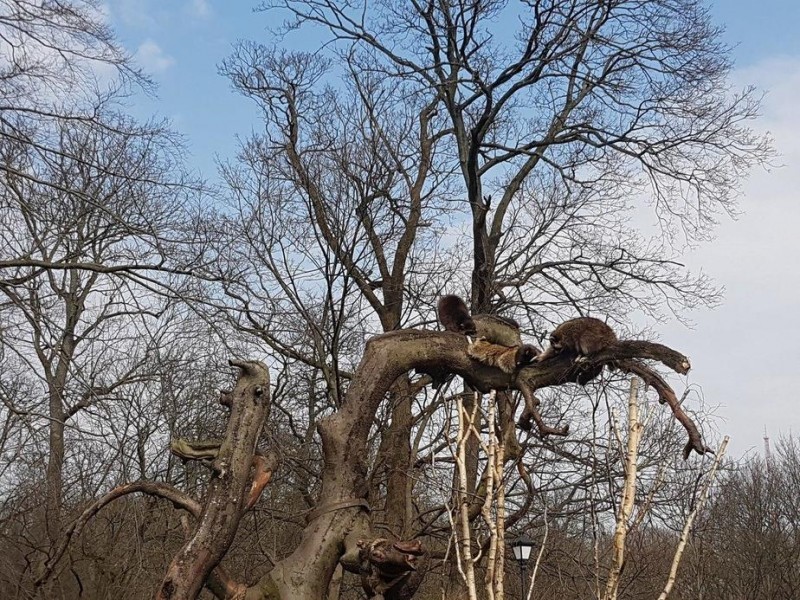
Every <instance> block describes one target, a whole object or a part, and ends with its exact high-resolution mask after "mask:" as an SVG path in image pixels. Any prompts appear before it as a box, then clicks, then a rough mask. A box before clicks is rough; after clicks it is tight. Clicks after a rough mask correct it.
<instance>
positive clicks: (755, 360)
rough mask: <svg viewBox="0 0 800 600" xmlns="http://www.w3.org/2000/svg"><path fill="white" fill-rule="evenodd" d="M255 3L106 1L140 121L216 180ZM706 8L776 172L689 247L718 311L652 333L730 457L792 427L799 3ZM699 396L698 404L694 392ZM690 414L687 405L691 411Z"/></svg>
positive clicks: (237, 127) (754, 184)
mask: <svg viewBox="0 0 800 600" xmlns="http://www.w3.org/2000/svg"><path fill="white" fill-rule="evenodd" d="M255 5H256V2H250V1H245V2H221V1H213V0H167V1H163V2H162V1H159V0H141V1H139V0H109V3H108V4H107V5H106V7H107V12H108V16H109V19H110V22H111V24H112V26H113V27H114V28H115V29H116V31H117V33H118V34H119V36H120V38H121V40H122V42H123V43H124V44H125V46H126V47H127V48H128V49H129V50H130V52H131V53H133V54H135V55H136V56H137V58H138V60H139V63H140V65H141V66H142V67H143V68H144V69H145V70H146V71H147V72H148V73H150V75H151V76H152V77H153V78H154V79H155V80H156V81H157V82H158V84H159V91H158V97H157V98H143V97H136V98H134V99H132V103H131V108H132V110H133V111H134V112H135V113H136V114H137V115H138V116H140V117H148V116H151V115H152V114H154V113H155V114H159V115H161V116H164V117H167V118H169V119H170V120H171V121H172V122H173V125H174V127H175V128H176V129H177V130H178V131H179V132H181V133H182V134H183V135H184V136H185V138H186V142H187V146H188V149H189V152H190V153H191V154H190V162H191V163H192V164H193V165H194V166H195V167H196V168H197V169H198V170H200V171H201V172H203V173H204V174H205V175H206V176H207V177H209V178H213V177H214V169H215V166H214V157H215V156H216V155H219V156H220V157H222V158H226V157H232V156H233V154H234V152H235V150H236V145H237V144H236V136H237V135H240V136H246V135H248V134H249V133H250V131H251V130H253V129H254V128H255V129H258V128H259V119H258V114H257V112H256V109H255V107H254V106H253V104H252V103H250V102H249V101H246V100H245V99H243V98H241V97H240V96H238V95H237V94H235V93H234V92H233V91H232V90H231V89H230V86H229V85H228V82H227V80H226V79H225V78H224V77H222V76H220V75H218V73H217V65H218V64H219V63H220V61H222V60H223V59H224V58H225V57H226V56H227V55H228V53H229V52H230V50H231V46H232V44H233V43H234V42H235V41H236V40H237V39H242V38H244V39H254V40H258V41H265V42H268V41H269V39H270V38H269V34H268V31H267V30H268V28H269V27H270V26H274V25H277V23H275V22H274V21H271V18H270V16H269V15H268V14H265V13H254V12H253V11H252V8H253V7H254V6H255ZM711 11H712V14H713V16H714V18H715V19H716V21H717V22H718V23H719V24H722V25H724V26H725V27H726V32H725V35H724V38H723V39H724V41H725V42H726V43H728V44H730V45H732V46H734V51H733V57H734V59H735V66H736V70H735V72H734V73H733V75H732V78H733V82H734V84H735V85H738V86H744V85H748V84H755V85H757V86H758V87H760V88H761V89H763V90H765V91H766V92H767V96H766V98H765V102H764V107H763V116H762V118H761V119H760V120H759V121H758V122H757V123H756V125H755V127H756V128H757V129H759V130H764V131H770V132H771V133H772V135H773V136H774V138H775V146H776V149H777V150H778V152H779V153H780V154H781V157H780V159H779V162H780V163H781V164H782V165H783V166H782V168H778V169H771V170H769V171H767V170H764V169H755V170H754V171H753V173H752V175H751V177H750V178H749V180H748V181H747V182H746V183H745V184H744V186H743V198H742V203H741V207H742V210H743V215H742V216H741V217H740V218H739V219H737V220H735V221H733V220H726V221H724V222H723V223H721V225H720V227H719V229H718V235H717V239H716V240H714V241H713V242H710V243H708V244H706V245H704V246H701V247H699V248H697V249H695V250H693V251H691V252H687V254H686V256H685V257H684V258H685V261H686V263H687V264H688V265H689V266H690V267H692V268H693V269H695V270H699V269H702V270H703V271H705V272H707V273H708V274H710V275H711V276H712V277H714V278H715V280H716V281H717V282H718V283H719V284H721V285H723V286H725V288H726V299H725V301H724V303H723V305H722V306H721V307H720V308H718V309H716V310H714V311H706V312H701V313H697V314H694V315H691V316H692V318H693V320H694V321H695V324H696V325H695V327H694V328H693V329H687V328H686V327H685V326H683V325H680V324H678V323H668V324H665V325H662V326H659V327H658V328H657V331H658V333H659V335H660V337H661V340H662V341H664V342H666V343H668V344H669V345H672V346H673V347H676V348H679V349H681V350H684V351H686V352H687V353H688V354H689V356H690V358H691V359H692V364H693V367H694V368H693V370H692V373H691V374H690V375H689V377H688V379H687V380H686V381H683V382H679V383H678V385H677V388H678V392H679V393H680V392H681V391H682V385H692V386H696V388H697V389H698V390H700V391H701V392H702V396H703V397H704V404H705V405H706V407H710V408H715V414H716V415H717V417H718V420H717V422H716V425H717V429H718V431H719V433H720V434H722V433H730V434H731V436H732V442H731V451H732V453H733V454H734V455H741V454H743V453H745V452H749V451H753V450H755V451H760V450H761V448H762V441H761V438H762V436H763V432H764V429H765V428H766V430H767V431H768V432H769V435H770V436H771V437H772V438H773V439H776V438H777V437H778V435H779V434H781V433H790V432H791V433H794V434H795V435H796V434H798V433H800V410H798V407H797V406H798V402H797V400H796V396H797V394H796V391H795V389H796V382H795V379H796V376H797V375H796V373H797V367H796V364H797V361H798V357H800V311H798V307H800V267H798V266H797V257H798V256H800V235H798V234H797V231H796V230H797V228H798V225H800V203H798V202H797V194H796V190H798V189H800V141H798V140H800V116H798V115H797V110H796V106H797V103H798V100H797V99H798V97H800V36H798V35H797V29H798V26H800V2H796V1H794V0H782V1H769V0H762V1H761V2H758V3H754V2H752V1H751V0H748V1H745V0H725V1H724V2H722V1H718V2H716V3H715V4H713V5H712V6H711ZM691 401H692V402H696V400H691ZM693 407H694V408H696V405H695V406H689V408H690V409H691V408H693Z"/></svg>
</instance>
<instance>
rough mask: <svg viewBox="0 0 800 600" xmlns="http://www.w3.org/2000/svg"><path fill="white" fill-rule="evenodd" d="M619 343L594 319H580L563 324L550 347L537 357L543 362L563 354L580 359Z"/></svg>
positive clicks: (555, 331)
mask: <svg viewBox="0 0 800 600" xmlns="http://www.w3.org/2000/svg"><path fill="white" fill-rule="evenodd" d="M616 343H617V334H615V333H614V330H613V329H611V327H609V326H608V325H607V324H606V323H604V322H603V321H601V320H600V319H595V318H594V317H578V318H577V319H570V320H569V321H565V322H563V323H562V324H561V325H559V326H558V327H556V328H555V330H554V331H553V333H551V334H550V346H549V347H548V348H547V350H545V351H544V352H542V353H541V354H540V355H539V356H537V357H536V360H537V362H542V361H545V360H547V359H548V358H551V357H553V356H555V355H557V354H561V353H562V352H569V353H570V354H574V355H576V356H578V357H584V356H588V355H590V354H594V353H596V352H600V351H601V350H604V349H605V348H608V347H609V346H613V345H614V344H616Z"/></svg>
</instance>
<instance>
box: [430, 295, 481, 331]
mask: <svg viewBox="0 0 800 600" xmlns="http://www.w3.org/2000/svg"><path fill="white" fill-rule="evenodd" d="M436 313H437V315H438V317H439V322H440V323H441V324H442V326H443V327H444V328H445V331H455V332H456V333H463V334H464V335H469V336H474V335H475V334H476V333H477V329H476V328H475V321H473V319H472V317H471V316H470V314H469V309H468V308H467V305H466V304H465V303H464V301H463V300H462V299H461V298H459V297H458V296H454V295H452V294H450V295H447V296H442V297H441V298H439V304H438V305H437V307H436Z"/></svg>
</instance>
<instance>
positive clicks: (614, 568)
mask: <svg viewBox="0 0 800 600" xmlns="http://www.w3.org/2000/svg"><path fill="white" fill-rule="evenodd" d="M642 429H643V425H642V423H641V421H639V380H638V379H637V378H636V377H634V378H632V379H631V389H630V394H629V395H628V446H627V454H626V457H625V485H624V488H623V490H622V501H621V503H620V507H619V513H618V514H617V527H616V530H615V532H614V546H613V557H612V559H611V569H610V571H609V574H608V581H607V582H606V591H605V594H604V595H603V598H604V600H616V598H617V591H618V589H619V578H620V574H621V573H622V565H623V562H624V560H625V537H626V536H627V534H628V521H629V520H630V516H631V512H632V511H633V501H634V498H635V496H636V467H637V461H638V458H639V442H640V440H641V438H642Z"/></svg>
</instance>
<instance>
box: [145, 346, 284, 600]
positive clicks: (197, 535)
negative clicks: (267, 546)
mask: <svg viewBox="0 0 800 600" xmlns="http://www.w3.org/2000/svg"><path fill="white" fill-rule="evenodd" d="M231 364H232V365H234V366H237V367H239V368H240V369H241V372H240V375H239V379H238V381H237V382H236V387H235V388H234V390H233V392H230V393H229V394H225V398H226V400H229V401H230V407H231V415H230V418H229V420H228V427H227V430H226V432H225V437H224V439H223V440H222V444H221V445H220V449H219V453H218V454H217V458H216V459H215V460H214V461H213V463H212V468H213V471H214V473H213V475H212V477H211V481H210V483H209V488H208V495H207V497H206V501H205V506H204V509H203V514H202V515H201V517H200V519H199V521H198V524H197V528H196V529H195V532H194V535H193V536H192V537H191V538H190V539H189V541H188V542H187V543H186V544H185V545H184V546H183V548H181V550H180V551H179V552H178V554H177V555H176V556H175V558H174V559H173V560H172V563H171V564H170V565H169V567H168V569H167V572H166V575H165V576H164V579H163V581H162V583H161V585H160V586H159V588H158V592H157V593H156V599H157V600H190V599H193V598H196V597H197V596H198V594H199V593H200V590H201V589H202V587H203V585H204V583H205V581H206V578H207V577H208V576H209V574H210V573H211V571H212V570H213V569H214V567H216V566H217V565H218V564H219V562H220V561H221V560H222V557H223V556H225V553H226V552H227V551H228V549H229V548H230V545H231V543H232V542H233V538H234V536H235V535H236V530H237V528H238V526H239V520H240V519H241V517H242V515H243V514H244V512H245V509H246V498H247V494H248V492H249V491H250V488H251V482H250V469H251V465H252V462H253V456H254V454H255V449H256V443H257V441H258V436H259V434H260V433H261V428H262V427H263V425H264V421H265V420H266V418H267V416H268V414H269V405H270V395H269V373H268V371H267V368H266V366H264V365H263V364H262V363H260V362H239V361H231Z"/></svg>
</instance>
